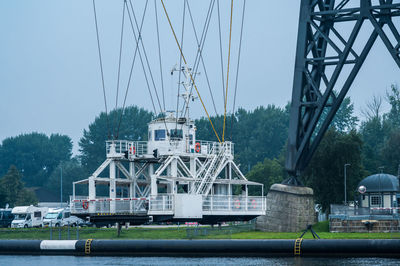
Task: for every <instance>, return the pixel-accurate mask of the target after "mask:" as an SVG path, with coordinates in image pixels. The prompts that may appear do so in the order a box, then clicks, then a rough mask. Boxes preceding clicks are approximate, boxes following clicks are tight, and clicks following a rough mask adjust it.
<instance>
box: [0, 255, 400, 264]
mask: <svg viewBox="0 0 400 266" xmlns="http://www.w3.org/2000/svg"><path fill="white" fill-rule="evenodd" d="M55 263H56V265H57V266H64V265H65V266H74V265H85V266H91V265H96V266H99V265H135V266H136V265H307V266H308V265H335V266H336V265H399V264H400V259H393V258H293V257H288V258H247V257H246V258H233V257H227V258H224V257H222V258H221V257H211V258H209V257H201V258H200V257H199V258H185V257H182V258H177V257H74V256H19V255H10V256H0V265H1V266H3V265H4V266H5V265H7V266H14V265H15V266H19V265H29V266H36V265H40V266H43V265H55Z"/></svg>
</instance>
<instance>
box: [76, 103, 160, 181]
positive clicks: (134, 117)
mask: <svg viewBox="0 0 400 266" xmlns="http://www.w3.org/2000/svg"><path fill="white" fill-rule="evenodd" d="M121 112H122V109H117V110H113V111H112V112H110V113H109V115H108V117H107V115H106V114H105V113H104V112H102V113H101V114H100V115H99V116H98V117H96V119H95V120H94V122H93V123H91V124H90V125H89V129H88V130H86V129H85V130H84V131H83V137H82V138H81V139H80V141H79V147H80V149H79V151H80V152H81V155H80V160H81V163H82V166H83V167H84V169H86V171H87V172H86V174H90V173H92V172H93V171H94V170H96V168H97V167H98V166H99V165H100V164H101V163H102V162H103V161H104V159H105V147H106V146H105V145H106V144H105V141H106V140H108V139H110V138H117V137H118V139H124V140H147V124H148V123H149V122H150V121H151V119H152V117H153V113H151V112H148V111H146V110H144V109H143V108H138V107H136V106H129V107H127V108H125V110H124V113H123V115H122V116H121ZM120 117H122V120H121V123H120V125H119V119H120ZM118 127H119V128H120V129H119V134H118V136H117V130H116V129H117V128H118ZM112 128H115V130H112ZM109 132H111V134H110V136H109V135H108V133H109ZM111 135H112V136H111Z"/></svg>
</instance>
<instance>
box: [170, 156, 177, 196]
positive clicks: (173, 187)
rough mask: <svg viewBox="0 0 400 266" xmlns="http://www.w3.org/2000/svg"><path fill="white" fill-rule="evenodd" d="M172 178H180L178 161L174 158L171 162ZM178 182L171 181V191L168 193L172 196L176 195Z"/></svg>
mask: <svg viewBox="0 0 400 266" xmlns="http://www.w3.org/2000/svg"><path fill="white" fill-rule="evenodd" d="M171 176H172V177H178V160H177V159H176V158H174V159H173V160H172V162H171ZM175 182H176V180H175V179H172V180H171V190H170V191H169V192H168V193H170V194H175V193H176V183H175Z"/></svg>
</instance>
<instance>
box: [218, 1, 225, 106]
mask: <svg viewBox="0 0 400 266" xmlns="http://www.w3.org/2000/svg"><path fill="white" fill-rule="evenodd" d="M217 10H218V33H219V56H220V62H221V81H222V97H223V99H224V105H225V78H224V76H225V75H224V57H223V51H222V37H221V35H222V34H221V15H220V11H219V0H217Z"/></svg>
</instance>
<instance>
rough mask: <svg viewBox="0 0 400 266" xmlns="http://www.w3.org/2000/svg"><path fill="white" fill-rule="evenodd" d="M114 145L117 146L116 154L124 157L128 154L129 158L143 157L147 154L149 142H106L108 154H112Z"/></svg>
mask: <svg viewBox="0 0 400 266" xmlns="http://www.w3.org/2000/svg"><path fill="white" fill-rule="evenodd" d="M112 145H114V146H115V153H116V154H117V155H119V156H123V155H124V154H125V152H128V154H129V156H130V157H132V156H141V155H144V154H147V141H128V140H108V141H106V154H107V155H110V154H111V153H112V149H111V147H112Z"/></svg>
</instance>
